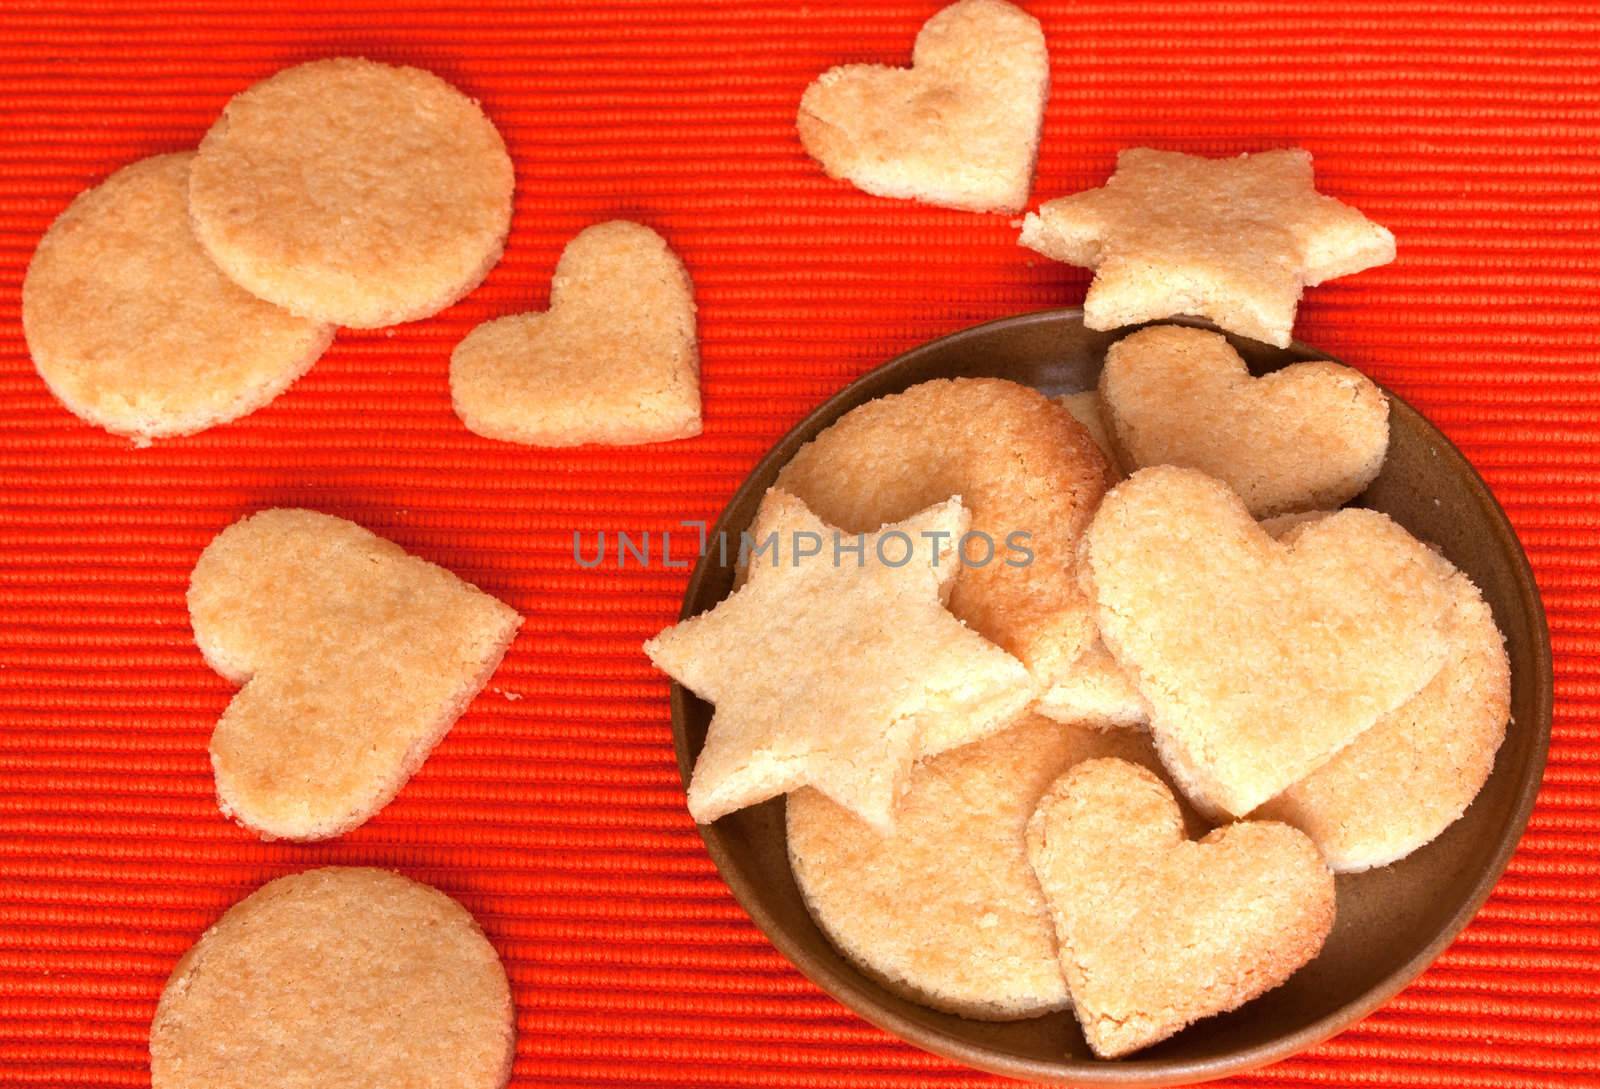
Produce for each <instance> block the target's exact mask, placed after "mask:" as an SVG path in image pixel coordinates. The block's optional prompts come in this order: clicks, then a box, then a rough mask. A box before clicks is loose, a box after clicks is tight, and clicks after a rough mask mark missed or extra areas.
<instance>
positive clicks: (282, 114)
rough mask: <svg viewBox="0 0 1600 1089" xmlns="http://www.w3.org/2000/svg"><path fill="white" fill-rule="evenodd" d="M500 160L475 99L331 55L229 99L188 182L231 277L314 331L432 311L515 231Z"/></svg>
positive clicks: (451, 298)
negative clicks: (316, 325) (317, 325)
mask: <svg viewBox="0 0 1600 1089" xmlns="http://www.w3.org/2000/svg"><path fill="white" fill-rule="evenodd" d="M511 186H512V171H511V157H510V156H509V155H507V154H506V147H505V143H504V141H502V140H501V139H500V133H499V132H497V131H496V130H495V127H494V125H493V124H492V123H491V122H490V121H489V119H488V118H487V117H485V116H484V113H483V111H482V110H481V109H479V108H478V104H477V103H476V102H474V101H473V100H472V99H470V98H468V97H467V96H465V95H463V94H462V93H461V92H460V91H458V90H456V89H455V88H454V87H452V86H450V85H449V84H448V83H446V82H445V81H444V80H442V79H440V78H439V77H438V76H435V75H433V74H432V73H430V72H424V71H423V70H422V69H420V68H396V67H391V66H390V65H387V64H378V63H376V62H375V61H369V60H362V59H359V58H355V57H335V58H331V59H328V60H318V61H312V62H310V63H309V64H301V65H297V66H295V67H293V68H286V69H284V70H283V71H281V72H279V73H277V74H276V75H273V76H271V77H269V78H267V79H264V80H262V81H261V82H260V83H257V84H255V85H254V86H252V87H250V88H248V89H246V90H244V91H242V92H240V93H239V94H237V95H234V96H233V98H232V99H231V100H230V101H229V102H228V105H227V106H226V107H225V108H224V109H223V111H222V117H221V118H220V119H218V121H217V123H216V124H214V125H213V126H211V131H209V132H208V133H206V136H205V139H204V140H202V141H201V142H200V152H199V155H198V156H197V157H196V159H195V162H194V168H193V170H192V171H191V174H190V179H189V210H190V213H191V214H192V216H193V218H194V227H195V233H196V235H197V236H198V237H199V239H200V244H201V245H202V246H204V247H205V249H206V252H207V253H209V254H210V255H211V257H212V259H213V260H214V261H216V262H217V264H218V265H220V266H221V267H222V270H223V271H224V272H225V273H227V274H228V275H229V276H230V277H232V278H233V280H234V282H236V283H238V284H239V285H240V286H241V287H243V288H245V289H246V290H247V291H250V292H251V293H252V294H255V295H257V296H259V297H261V298H263V299H266V300H268V301H269V302H274V303H277V304H278V305H279V306H282V307H285V308H287V309H289V310H291V311H293V312H294V313H296V314H301V315H303V316H305V317H308V318H314V319H316V320H317V321H327V322H334V323H335V324H338V325H348V326H351V327H353V328H358V329H371V328H376V327H378V326H382V325H393V324H395V323H397V322H403V321H415V320H416V319H418V318H425V317H428V316H429V315H430V314H435V313H437V312H439V311H440V310H443V309H444V308H445V307H447V306H449V305H450V304H451V303H453V302H455V301H456V300H457V299H459V298H461V297H462V296H463V295H465V294H467V292H469V291H471V290H472V289H473V288H475V287H477V286H478V284H480V283H481V282H482V281H483V278H484V277H485V276H487V275H488V274H489V270H490V269H491V268H493V267H494V264H495V262H496V261H498V260H500V251H501V249H502V247H503V246H504V245H505V240H506V234H507V232H508V231H509V230H510V229H511Z"/></svg>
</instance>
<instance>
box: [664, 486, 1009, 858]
mask: <svg viewBox="0 0 1600 1089" xmlns="http://www.w3.org/2000/svg"><path fill="white" fill-rule="evenodd" d="M965 528H966V514H965V511H964V510H963V509H962V507H961V503H960V501H959V500H958V499H946V500H945V501H944V502H942V503H940V504H938V505H937V506H934V507H931V508H930V509H928V510H926V511H923V512H920V513H918V514H916V515H914V516H913V517H911V518H907V519H905V520H904V521H902V522H900V523H897V524H895V525H891V526H886V527H884V528H883V529H882V530H881V531H880V532H876V533H868V534H860V535H857V534H854V533H844V534H840V533H838V531H836V530H835V529H834V527H832V526H829V525H826V524H824V523H823V521H822V520H821V519H819V518H818V517H817V516H816V515H815V514H813V513H812V512H811V511H809V510H807V509H806V506H805V504H804V503H802V502H801V501H800V500H799V499H796V498H795V497H793V496H791V495H788V494H786V493H784V492H781V491H778V490H773V491H771V492H768V493H767V496H766V498H765V499H764V500H763V501H762V504H761V509H760V511H759V512H758V514H757V516H756V520H755V525H754V526H753V527H752V530H751V531H750V532H751V536H752V538H753V539H754V540H755V541H758V542H760V541H765V540H767V539H768V538H769V537H770V538H772V539H773V540H775V541H776V547H777V548H778V549H780V550H781V551H780V553H779V555H778V562H776V563H774V562H770V561H762V562H752V563H750V565H749V579H748V581H746V582H745V584H744V585H743V586H742V587H740V588H739V589H737V590H735V591H734V592H733V594H732V595H730V596H729V597H728V598H726V599H725V600H723V601H722V602H721V603H720V604H718V605H717V606H716V607H715V608H714V609H712V610H711V611H710V612H706V613H702V614H700V615H699V616H696V617H693V618H691V619H689V620H685V621H683V622H682V623H680V624H676V625H674V626H673V627H671V628H668V629H667V630H666V631H663V632H662V633H661V634H660V635H658V636H656V637H655V638H654V639H651V640H650V641H649V642H647V643H646V644H645V647H644V649H645V653H646V654H648V655H649V656H650V660H651V661H652V662H654V663H655V664H656V666H657V667H658V668H659V669H661V670H662V671H663V672H665V673H667V674H669V675H670V676H671V677H672V678H673V679H674V680H676V681H677V682H678V683H680V684H682V685H684V686H685V687H686V688H688V689H690V690H691V691H693V692H694V693H695V694H696V695H698V696H700V697H701V698H703V699H705V700H707V701H708V702H710V703H713V704H715V705H716V710H715V713H714V714H713V715H712V718H711V725H710V727H709V729H708V730H707V733H706V740H705V746H704V747H703V748H702V749H701V750H700V756H699V758H698V759H697V760H696V761H695V766H694V774H693V776H692V777H691V779H690V782H689V812H690V814H691V815H692V816H693V817H694V819H695V820H696V821H698V822H699V823H701V824H708V823H710V822H711V821H714V820H716V819H717V818H719V817H722V816H725V815H726V814H728V813H731V812H733V811H734V810H736V809H742V808H744V807H745V806H749V805H755V804H756V803H758V802H762V801H766V800H767V799H768V798H773V797H776V796H777V795H779V794H785V793H788V792H789V791H792V790H797V789H799V788H800V787H802V786H813V787H816V788H817V789H818V790H820V791H821V792H822V793H824V794H826V795H827V796H828V797H830V798H832V799H833V800H834V801H835V802H837V803H838V804H839V805H840V806H841V807H843V808H844V809H846V810H848V811H849V812H851V813H853V814H855V815H856V816H857V817H859V818H860V819H861V820H863V821H864V822H866V823H867V824H868V825H870V826H871V827H873V828H875V829H877V830H879V831H882V832H887V831H888V830H890V829H891V828H892V827H893V825H894V810H895V805H896V803H897V802H898V801H899V799H900V794H901V790H902V788H903V787H904V785H905V781H906V775H907V773H908V772H909V771H910V770H911V763H912V760H913V759H914V758H915V757H916V756H918V755H919V754H922V755H932V754H934V753H937V752H940V751H943V750H944V749H947V748H954V747H956V746H957V745H961V744H966V743H968V742H971V741H975V740H978V739H979V738H981V737H984V736H987V735H988V734H990V733H993V732H995V731H996V730H999V729H1002V728H1004V727H1005V726H1007V725H1009V724H1010V723H1011V722H1013V721H1014V720H1015V719H1016V718H1017V717H1018V716H1019V715H1021V713H1022V712H1023V710H1024V709H1025V708H1026V707H1027V705H1028V704H1029V703H1031V702H1032V701H1033V698H1034V696H1035V695H1037V688H1036V687H1035V686H1034V685H1033V683H1032V681H1031V679H1030V678H1029V676H1028V672H1027V670H1026V669H1024V668H1023V666H1022V664H1021V663H1020V662H1018V661H1017V660H1016V659H1015V658H1012V657H1011V656H1010V655H1008V654H1006V653H1005V652H1004V651H1003V650H1001V649H1000V648H998V647H996V646H994V645H993V644H991V643H989V642H987V641H985V640H984V639H983V638H982V637H980V636H979V635H977V634H976V633H974V632H972V631H971V630H969V629H968V628H967V627H966V626H965V625H963V624H962V623H961V622H960V621H959V620H957V619H956V618H955V617H953V616H951V615H950V613H949V612H948V611H946V609H945V608H944V606H943V605H942V604H941V603H940V596H941V591H940V582H941V574H940V572H939V571H938V570H937V569H936V567H935V562H936V561H935V556H936V555H937V553H936V552H935V551H934V549H932V548H929V547H927V546H926V545H925V544H924V542H925V540H926V539H927V537H928V536H929V535H941V536H942V537H943V538H944V539H945V540H947V541H948V540H952V539H955V538H959V537H960V535H961V533H962V532H963V530H964V529H965ZM802 541H803V542H805V543H804V544H800V543H799V542H802ZM857 544H858V545H859V547H860V551H859V552H855V553H850V552H845V551H843V550H842V549H841V548H840V547H839V546H840V545H844V546H846V547H848V546H850V545H857ZM813 546H814V548H815V551H811V549H812V548H813ZM791 549H793V550H794V551H793V552H791ZM802 551H810V555H809V556H802V555H801V552H802ZM943 562H944V563H945V564H948V562H949V560H948V556H946V558H945V559H944V561H943Z"/></svg>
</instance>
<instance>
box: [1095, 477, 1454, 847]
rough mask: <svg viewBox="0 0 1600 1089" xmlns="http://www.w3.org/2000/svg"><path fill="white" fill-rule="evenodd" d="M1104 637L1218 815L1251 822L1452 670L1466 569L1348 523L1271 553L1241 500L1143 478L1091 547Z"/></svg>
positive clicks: (1177, 759)
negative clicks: (1459, 590)
mask: <svg viewBox="0 0 1600 1089" xmlns="http://www.w3.org/2000/svg"><path fill="white" fill-rule="evenodd" d="M1085 552H1086V555H1087V560H1088V571H1089V576H1090V577H1091V578H1092V580H1093V586H1094V591H1095V598H1096V602H1097V605H1098V618H1099V626H1100V633H1101V637H1102V638H1103V639H1104V641H1105V644H1106V646H1107V648H1108V649H1109V650H1110V651H1111V653H1112V654H1113V655H1114V656H1115V657H1116V659H1117V662H1118V663H1119V664H1120V665H1121V666H1122V667H1123V668H1124V669H1126V670H1127V671H1128V674H1129V676H1130V678H1131V679H1132V680H1133V682H1134V684H1135V686H1136V687H1137V688H1138V690H1139V693H1140V694H1141V695H1142V696H1143V697H1144V698H1145V700H1146V702H1147V703H1148V704H1149V706H1150V726H1151V730H1152V732H1153V734H1154V736H1155V738H1156V745H1157V748H1158V749H1159V750H1160V752H1161V756H1162V759H1163V761H1164V762H1165V763H1166V765H1167V767H1168V768H1169V769H1171V771H1172V773H1173V775H1174V777H1175V778H1176V779H1177V780H1178V782H1179V783H1180V784H1181V785H1182V787H1183V789H1184V792H1185V793H1186V794H1187V795H1188V796H1189V797H1190V798H1191V799H1192V800H1194V801H1195V802H1196V804H1198V805H1200V806H1201V807H1202V809H1203V810H1205V811H1206V812H1207V814H1208V815H1211V816H1215V815H1217V814H1219V813H1225V814H1231V815H1235V816H1242V815H1244V814H1246V813H1249V812H1250V811H1251V810H1253V809H1254V808H1255V807H1256V806H1258V805H1260V804H1261V803H1262V802H1265V801H1266V800H1267V799H1268V798H1271V797H1274V796H1275V795H1277V794H1279V793H1280V792H1281V791H1283V790H1284V789H1285V788H1286V787H1288V786H1289V785H1290V784H1292V783H1295V782H1297V781H1299V780H1300V779H1302V778H1304V777H1305V776H1306V775H1308V774H1310V773H1311V772H1312V771H1314V770H1315V769H1316V768H1317V767H1319V766H1320V765H1321V764H1323V763H1325V762H1326V761H1327V760H1328V759H1329V758H1331V757H1332V756H1333V754H1334V753H1336V752H1338V751H1339V750H1340V749H1342V748H1344V746H1346V745H1347V744H1349V743H1351V742H1352V741H1354V740H1355V739H1356V738H1357V737H1359V736H1360V735H1361V734H1362V732H1363V731H1365V730H1367V729H1369V728H1370V727H1371V726H1372V725H1373V724H1374V723H1376V722H1377V721H1378V719H1379V717H1380V716H1382V715H1385V714H1387V713H1389V712H1390V711H1393V710H1394V709H1395V708H1397V707H1399V706H1400V705H1401V704H1403V703H1405V702H1406V701H1407V700H1409V699H1410V698H1411V697H1413V696H1415V695H1416V694H1417V693H1418V692H1419V691H1421V689H1422V687H1423V686H1424V685H1426V684H1427V683H1428V682H1429V681H1431V680H1432V679H1433V677H1434V676H1435V675H1436V674H1437V673H1438V672H1439V670H1440V668H1441V667H1442V666H1443V665H1444V662H1445V660H1446V657H1447V654H1448V649H1449V646H1450V639H1451V625H1452V615H1451V610H1450V602H1451V591H1450V588H1449V578H1450V574H1451V568H1450V566H1449V564H1447V563H1446V562H1445V561H1444V560H1442V559H1441V558H1439V557H1438V556H1437V555H1436V554H1434V553H1433V552H1432V551H1431V550H1430V549H1429V548H1428V547H1427V546H1426V545H1423V544H1422V543H1421V542H1419V541H1417V540H1416V539H1415V538H1413V537H1412V536H1411V535H1410V534H1408V533H1406V532H1405V530H1403V529H1401V528H1400V527H1399V526H1398V525H1396V524H1395V523H1394V522H1392V521H1391V520H1390V519H1389V518H1387V517H1386V516H1384V515H1382V514H1379V513H1377V512H1376V511H1369V510H1356V509H1346V510H1341V511H1338V512H1336V513H1333V514H1330V515H1328V516H1326V517H1324V518H1321V519H1319V520H1317V521H1314V522H1308V523H1305V524H1303V525H1300V526H1298V527H1296V528H1295V529H1294V531H1292V532H1291V533H1290V535H1289V538H1288V541H1287V542H1286V543H1280V542H1278V541H1275V540H1273V538H1272V537H1270V536H1269V535H1268V533H1267V532H1266V531H1265V530H1264V529H1262V528H1261V527H1260V526H1258V525H1257V524H1256V523H1255V521H1254V520H1252V519H1251V517H1250V513H1249V511H1248V510H1246V509H1245V506H1244V504H1243V502H1242V501H1241V500H1240V499H1239V498H1238V497H1237V496H1236V495H1234V494H1233V492H1232V491H1230V490H1229V489H1228V487H1227V485H1225V484H1223V483H1221V482H1220V481H1217V480H1214V479H1212V478H1210V477H1208V476H1206V475H1204V474H1203V473H1200V472H1197V471H1195V470H1193V469H1180V468H1175V467H1171V466H1164V467H1160V468H1153V469H1143V470H1140V471H1139V472H1137V473H1135V474H1134V475H1133V476H1131V477H1129V478H1128V479H1127V480H1126V481H1124V482H1123V483H1121V484H1119V485H1118V486H1117V487H1116V488H1114V489H1112V491H1111V492H1110V493H1109V494H1108V495H1107V496H1106V498H1105V501H1104V502H1103V503H1102V504H1101V506H1100V509H1099V511H1098V512H1097V513H1096V515H1095V519H1094V522H1093V523H1092V524H1091V525H1090V527H1089V530H1088V533H1087V534H1086V536H1085Z"/></svg>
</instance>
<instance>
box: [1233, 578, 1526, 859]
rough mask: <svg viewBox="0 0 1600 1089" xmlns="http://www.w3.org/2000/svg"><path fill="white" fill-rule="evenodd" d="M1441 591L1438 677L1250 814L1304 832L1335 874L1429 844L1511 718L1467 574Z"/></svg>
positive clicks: (1458, 810)
mask: <svg viewBox="0 0 1600 1089" xmlns="http://www.w3.org/2000/svg"><path fill="white" fill-rule="evenodd" d="M1450 589H1451V608H1452V609H1453V611H1454V614H1455V622H1454V624H1453V627H1452V632H1451V638H1450V650H1449V656H1448V657H1447V658H1446V659H1445V664H1444V668H1442V669H1441V670H1440V671H1439V673H1438V675H1437V676H1436V677H1434V679H1433V680H1432V681H1430V682H1429V683H1428V685H1427V687H1425V688H1423V690H1422V691H1421V692H1418V693H1417V694H1416V695H1415V696H1413V697H1412V698H1411V699H1410V700H1408V701H1406V702H1405V703H1404V704H1402V705H1401V706H1400V707H1399V708H1397V709H1396V710H1394V711H1391V712H1389V713H1388V714H1387V715H1384V716H1383V717H1382V718H1380V719H1379V720H1378V722H1377V724H1376V725H1374V726H1373V727H1372V728H1371V729H1370V730H1368V731H1367V732H1366V733H1364V734H1362V735H1361V736H1360V737H1358V738H1356V739H1355V740H1354V741H1352V742H1351V743H1350V744H1349V745H1347V746H1345V748H1344V749H1343V750H1341V751H1340V752H1339V754H1338V755H1336V756H1335V757H1333V759H1331V760H1329V761H1328V762H1327V763H1326V764H1323V765H1322V766H1321V767H1320V768H1318V769H1317V770H1316V771H1313V772H1312V773H1311V774H1310V775H1308V776H1306V777H1305V778H1304V779H1302V780H1300V781H1299V782H1298V783H1295V784H1294V785H1293V786H1291V787H1289V789H1287V790H1285V791H1284V792H1283V793H1282V794H1279V795H1278V796H1277V797H1276V798H1273V799H1272V800H1271V801H1269V802H1267V803H1266V804H1265V805H1263V806H1261V807H1260V808H1259V809H1257V810H1256V811H1255V813H1254V814H1253V816H1254V817H1256V818H1260V819H1266V820H1277V821H1283V822H1284V823H1286V824H1292V825H1294V826H1295V827H1296V828H1299V829H1300V830H1301V831H1303V832H1305V833H1306V834H1307V835H1309V836H1310V837H1311V838H1312V839H1313V840H1315V841H1316V844H1317V846H1318V847H1319V848H1321V850H1322V854H1323V857H1325V858H1326V859H1327V860H1328V865H1329V866H1331V867H1332V868H1333V870H1334V872H1335V873H1354V872H1358V871H1361V870H1368V869H1372V868H1373V867H1376V866H1387V865H1388V864H1389V863H1391V862H1395V861H1398V860H1399V859H1402V858H1404V857H1405V856H1407V855H1409V854H1410V853H1411V852H1413V851H1415V850H1416V849H1417V848H1419V847H1422V846H1423V845H1424V844H1427V843H1431V842H1433V840H1434V839H1436V838H1437V837H1438V836H1439V834H1440V833H1441V832H1443V831H1444V830H1445V829H1446V828H1448V827H1449V826H1450V825H1451V824H1453V823H1455V821H1456V820H1457V818H1459V817H1460V816H1461V814H1462V813H1464V812H1466V808H1467V806H1468V805H1470V804H1471V803H1472V799H1473V798H1475V797H1477V795H1478V791H1479V790H1481V789H1483V784H1484V783H1485V782H1487V781H1488V779H1489V773H1490V772H1491V771H1493V770H1494V758H1495V753H1496V752H1497V751H1498V750H1499V748H1500V743H1501V742H1502V741H1504V740H1505V736H1506V723H1507V721H1508V720H1509V719H1510V717H1511V664H1510V661H1509V660H1508V659H1507V657H1506V648H1505V641H1504V639H1503V637H1502V636H1501V634H1500V629H1499V628H1497V627H1496V626H1495V622H1494V615H1493V614H1492V613H1491V612H1490V611H1489V606H1488V604H1487V603H1486V602H1485V601H1484V600H1483V595H1482V594H1480V593H1479V592H1478V588H1477V587H1476V586H1474V585H1473V584H1472V580H1471V579H1469V578H1467V576H1466V575H1464V574H1462V573H1461V572H1459V571H1457V572H1455V573H1454V574H1453V575H1451V577H1450Z"/></svg>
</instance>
